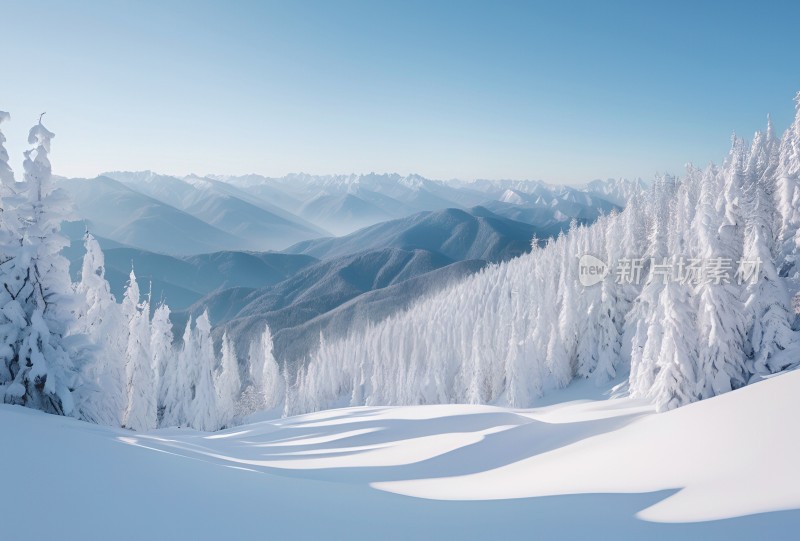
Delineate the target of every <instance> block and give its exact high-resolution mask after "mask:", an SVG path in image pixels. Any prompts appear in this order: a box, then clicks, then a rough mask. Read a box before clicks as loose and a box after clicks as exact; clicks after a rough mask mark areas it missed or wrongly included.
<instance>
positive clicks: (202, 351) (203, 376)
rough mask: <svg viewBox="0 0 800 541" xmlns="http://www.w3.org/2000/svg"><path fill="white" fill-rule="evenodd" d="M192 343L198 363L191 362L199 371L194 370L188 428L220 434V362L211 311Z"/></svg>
mask: <svg viewBox="0 0 800 541" xmlns="http://www.w3.org/2000/svg"><path fill="white" fill-rule="evenodd" d="M192 339H193V341H194V344H195V348H194V352H195V354H196V356H195V358H194V359H190V362H192V363H194V364H195V369H194V370H192V372H193V375H194V379H193V381H192V383H193V385H192V387H193V388H194V393H193V397H192V401H191V402H190V406H189V411H188V423H187V424H188V425H189V426H191V427H192V428H196V429H197V430H202V431H205V432H210V431H212V430H219V428H220V426H221V423H220V418H219V413H220V412H219V409H218V407H217V391H216V389H215V388H214V372H215V370H216V368H217V358H216V356H215V355H214V341H213V339H212V338H211V322H210V321H209V319H208V310H206V311H204V312H203V313H202V314H201V315H200V317H198V318H197V322H196V323H195V332H194V335H193V337H192Z"/></svg>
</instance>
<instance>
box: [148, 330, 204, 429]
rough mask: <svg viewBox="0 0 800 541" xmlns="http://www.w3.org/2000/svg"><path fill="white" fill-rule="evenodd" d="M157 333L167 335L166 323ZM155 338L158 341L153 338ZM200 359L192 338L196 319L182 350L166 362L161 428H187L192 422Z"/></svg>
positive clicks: (187, 334) (162, 385)
mask: <svg viewBox="0 0 800 541" xmlns="http://www.w3.org/2000/svg"><path fill="white" fill-rule="evenodd" d="M167 321H169V320H167ZM153 332H154V334H155V333H157V332H161V333H165V332H166V331H165V329H164V327H163V324H162V325H160V326H159V328H158V330H157V329H156V328H154V329H153ZM153 339H158V338H156V337H153ZM196 359H197V348H196V344H195V342H194V337H193V336H192V318H191V317H189V320H188V321H187V322H186V327H185V328H184V330H183V340H182V344H181V348H180V351H178V352H177V353H176V354H175V355H174V356H173V358H171V359H170V360H169V361H168V362H166V363H165V366H164V377H163V378H162V380H161V391H160V393H159V394H160V395H161V397H162V399H161V405H160V407H159V410H161V411H163V413H162V415H161V426H162V427H167V426H186V423H187V421H188V419H189V410H190V408H191V402H192V399H193V397H194V392H195V389H194V385H195V383H194V382H195V381H197V377H196V370H195V367H196V366H197V364H196Z"/></svg>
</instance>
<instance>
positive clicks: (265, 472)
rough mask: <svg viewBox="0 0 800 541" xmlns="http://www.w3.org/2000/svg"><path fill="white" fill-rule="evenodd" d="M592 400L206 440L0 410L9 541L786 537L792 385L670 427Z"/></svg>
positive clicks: (790, 377)
mask: <svg viewBox="0 0 800 541" xmlns="http://www.w3.org/2000/svg"><path fill="white" fill-rule="evenodd" d="M587 391H590V393H591V394H594V395H595V396H600V395H602V394H603V389H596V388H594V385H593V384H591V383H589V382H586V381H583V382H577V383H576V384H573V385H571V386H569V387H567V388H566V389H565V390H564V391H562V392H561V393H560V395H559V396H548V398H547V400H548V404H547V405H543V406H541V407H537V408H533V409H527V410H512V409H504V408H498V407H493V406H472V405H435V406H410V407H394V408H388V407H387V408H366V407H357V408H346V409H339V410H328V411H322V412H317V413H313V414H308V415H302V416H298V417H291V418H286V419H273V420H266V421H260V422H254V423H251V424H248V425H244V426H239V427H236V428H234V429H230V430H226V431H221V432H216V433H204V432H197V431H193V430H181V429H162V430H155V431H151V432H146V433H134V432H130V431H126V430H123V429H113V428H106V427H100V426H97V425H92V424H88V423H84V422H81V421H77V420H74V419H70V418H65V417H58V416H53V415H46V414H43V413H41V412H37V411H33V410H30V409H25V408H22V407H18V406H10V405H1V406H0V429H1V430H2V432H3V435H4V438H5V440H6V441H10V442H14V443H13V444H12V445H9V446H5V447H4V450H3V459H4V462H5V463H7V464H14V467H13V468H7V469H6V470H5V471H4V475H3V481H2V483H3V486H6V487H15V488H14V490H0V508H3V509H14V519H15V520H10V521H6V523H5V524H4V529H3V536H4V537H5V538H8V539H20V538H24V537H27V535H28V534H29V533H30V528H31V524H35V525H36V526H35V529H36V532H37V536H40V537H46V536H52V535H59V536H60V537H63V535H64V534H65V532H68V535H69V537H70V538H81V539H108V538H114V539H145V538H151V537H155V538H195V539H219V538H230V537H231V536H234V537H237V538H252V537H255V536H258V537H260V538H274V539H281V538H288V537H291V538H292V539H339V538H347V539H412V538H413V539H487V538H492V539H495V538H497V539H502V538H504V537H510V538H522V537H525V538H529V537H531V536H536V537H537V538H544V539H548V538H556V539H576V538H579V539H583V538H587V537H590V538H598V539H755V538H763V539H794V538H795V536H796V531H797V528H798V526H800V490H798V484H800V461H798V460H797V456H798V454H800V426H798V424H797V423H796V422H793V421H792V420H791V418H790V417H787V415H785V414H784V413H783V412H792V411H796V410H797V407H798V405H800V372H797V371H795V372H790V373H786V374H783V375H780V376H776V377H772V378H769V379H767V380H765V381H763V382H760V383H756V384H753V385H750V386H748V387H745V388H743V389H740V390H737V391H734V392H731V393H727V394H725V395H722V396H718V397H715V398H712V399H708V400H705V401H702V402H698V403H695V404H691V405H688V406H685V407H682V408H679V409H677V410H673V411H670V412H667V413H662V414H655V413H654V408H653V406H652V405H650V404H649V403H648V402H645V401H641V400H634V399H630V398H605V399H603V398H592V399H586V398H582V399H579V398H578V397H582V396H587V395H588V394H590V393H587ZM556 394H558V393H556ZM559 399H560V400H568V401H566V402H561V403H559V402H558V400H559ZM154 451H158V452H154ZM34 471H35V472H36V476H37V478H39V479H42V480H46V483H47V486H48V489H47V490H48V498H47V500H46V503H45V504H44V505H45V506H46V507H47V509H46V515H47V520H41V516H42V507H41V505H31V506H28V505H25V506H20V505H16V503H17V502H19V501H35V498H37V497H38V496H39V494H40V492H41V487H40V486H39V485H37V484H33V483H30V482H29V480H30V472H34ZM112 494H113V497H109V496H110V495H112ZM56 502H57V503H56Z"/></svg>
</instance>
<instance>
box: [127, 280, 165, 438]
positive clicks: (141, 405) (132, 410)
mask: <svg viewBox="0 0 800 541" xmlns="http://www.w3.org/2000/svg"><path fill="white" fill-rule="evenodd" d="M140 298H141V295H140V292H139V285H138V283H137V282H136V274H135V273H134V272H133V270H132V269H131V274H130V278H129V281H128V287H127V288H126V290H125V297H124V299H123V301H122V312H123V314H124V316H125V322H126V323H127V328H128V341H127V347H126V348H125V358H126V375H127V381H128V386H127V398H128V400H127V407H126V409H125V415H124V417H123V426H125V427H127V428H130V429H132V430H137V431H142V430H150V429H152V428H155V427H156V425H157V424H158V410H157V399H158V388H157V386H156V385H157V378H156V372H155V370H153V364H152V363H153V358H152V354H151V351H150V342H151V330H150V301H149V299H145V300H144V301H141V302H140Z"/></svg>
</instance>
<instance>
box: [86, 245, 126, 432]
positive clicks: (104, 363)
mask: <svg viewBox="0 0 800 541" xmlns="http://www.w3.org/2000/svg"><path fill="white" fill-rule="evenodd" d="M84 247H85V249H86V254H85V255H84V257H83V266H82V267H81V279H80V282H78V284H77V285H76V287H75V289H76V292H77V294H78V296H79V297H80V300H81V305H82V306H81V310H80V311H79V313H78V319H77V321H76V324H75V327H76V328H77V330H78V332H80V333H83V334H85V335H87V336H88V337H89V340H90V342H91V343H92V345H93V348H91V349H90V350H89V351H88V352H87V355H86V359H85V360H84V363H83V364H82V366H81V369H80V383H79V385H78V389H77V392H76V402H77V410H78V414H79V416H80V417H81V418H83V419H85V420H87V421H91V422H95V423H99V424H103V425H109V426H121V425H122V422H123V421H122V416H123V413H124V410H125V408H126V406H127V389H126V384H127V378H126V375H125V350H126V348H127V338H128V337H127V335H128V328H127V325H126V322H125V321H123V319H122V313H121V308H120V305H118V304H117V302H116V300H115V299H114V295H113V294H112V293H111V287H110V286H109V284H108V281H107V280H106V278H105V258H104V256H103V252H102V250H101V249H100V245H99V244H98V243H97V240H95V238H94V237H93V236H92V235H91V234H89V232H88V231H87V232H86V235H85V236H84Z"/></svg>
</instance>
